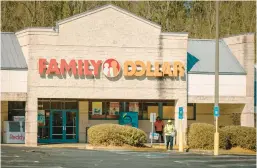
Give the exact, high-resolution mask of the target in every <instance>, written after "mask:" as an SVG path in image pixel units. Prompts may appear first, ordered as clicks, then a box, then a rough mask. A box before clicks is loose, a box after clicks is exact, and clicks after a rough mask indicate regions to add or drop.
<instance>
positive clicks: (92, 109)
mask: <svg viewBox="0 0 257 168" xmlns="http://www.w3.org/2000/svg"><path fill="white" fill-rule="evenodd" d="M123 109H124V103H123V102H114V101H113V102H112V101H110V102H109V101H106V102H105V101H103V102H100V101H99V102H98V101H92V102H89V118H90V119H119V114H120V112H121V111H123Z"/></svg>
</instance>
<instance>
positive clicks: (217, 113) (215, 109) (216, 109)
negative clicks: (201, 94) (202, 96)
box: [214, 106, 220, 117]
mask: <svg viewBox="0 0 257 168" xmlns="http://www.w3.org/2000/svg"><path fill="white" fill-rule="evenodd" d="M214 116H215V117H219V116H220V109H219V106H215V107H214Z"/></svg>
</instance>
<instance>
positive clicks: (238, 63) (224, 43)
mask: <svg viewBox="0 0 257 168" xmlns="http://www.w3.org/2000/svg"><path fill="white" fill-rule="evenodd" d="M222 43H223V45H225V46H226V48H227V50H228V52H230V54H231V55H232V56H233V57H234V58H235V59H236V63H237V65H238V66H239V67H241V69H242V70H243V71H244V72H245V74H246V71H245V69H244V67H243V66H242V65H241V64H240V62H239V61H238V59H237V58H236V56H235V55H234V54H233V53H232V51H231V50H230V48H229V47H228V45H227V43H226V42H225V41H224V39H222Z"/></svg>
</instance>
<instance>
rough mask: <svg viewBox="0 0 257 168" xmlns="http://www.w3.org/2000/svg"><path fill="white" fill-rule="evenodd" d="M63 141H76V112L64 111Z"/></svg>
mask: <svg viewBox="0 0 257 168" xmlns="http://www.w3.org/2000/svg"><path fill="white" fill-rule="evenodd" d="M65 115H66V116H65V120H66V121H65V139H66V140H69V141H70V140H71V141H72V140H76V139H77V112H73V111H66V113H65Z"/></svg>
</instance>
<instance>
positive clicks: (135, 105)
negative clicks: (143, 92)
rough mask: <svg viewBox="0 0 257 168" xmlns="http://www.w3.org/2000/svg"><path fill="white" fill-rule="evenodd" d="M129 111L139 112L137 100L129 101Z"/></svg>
mask: <svg viewBox="0 0 257 168" xmlns="http://www.w3.org/2000/svg"><path fill="white" fill-rule="evenodd" d="M129 111H133V112H139V105H138V102H130V103H129Z"/></svg>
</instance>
